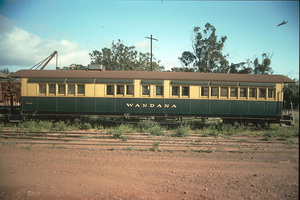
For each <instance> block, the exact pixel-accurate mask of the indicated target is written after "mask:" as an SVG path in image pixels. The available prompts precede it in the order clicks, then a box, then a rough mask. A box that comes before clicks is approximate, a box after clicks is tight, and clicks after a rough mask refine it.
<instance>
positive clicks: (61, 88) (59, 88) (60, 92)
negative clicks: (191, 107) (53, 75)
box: [57, 84, 66, 96]
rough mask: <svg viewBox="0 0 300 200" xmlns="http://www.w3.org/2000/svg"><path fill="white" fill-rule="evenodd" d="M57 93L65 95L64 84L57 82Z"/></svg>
mask: <svg viewBox="0 0 300 200" xmlns="http://www.w3.org/2000/svg"><path fill="white" fill-rule="evenodd" d="M62 91H63V92H62ZM57 95H60V96H64V95H66V84H57Z"/></svg>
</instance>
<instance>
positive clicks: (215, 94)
mask: <svg viewBox="0 0 300 200" xmlns="http://www.w3.org/2000/svg"><path fill="white" fill-rule="evenodd" d="M215 90H216V91H215ZM219 92H220V88H219V86H212V87H210V97H211V98H219V96H220V94H219Z"/></svg>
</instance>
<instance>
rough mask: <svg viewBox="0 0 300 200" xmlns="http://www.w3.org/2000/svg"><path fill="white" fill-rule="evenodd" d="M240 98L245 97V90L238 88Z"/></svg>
mask: <svg viewBox="0 0 300 200" xmlns="http://www.w3.org/2000/svg"><path fill="white" fill-rule="evenodd" d="M240 97H247V88H240Z"/></svg>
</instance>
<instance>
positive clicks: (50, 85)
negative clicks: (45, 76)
mask: <svg viewBox="0 0 300 200" xmlns="http://www.w3.org/2000/svg"><path fill="white" fill-rule="evenodd" d="M55 90H56V85H55V84H49V94H55V92H56V91H55Z"/></svg>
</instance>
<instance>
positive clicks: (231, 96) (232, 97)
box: [229, 87, 238, 99]
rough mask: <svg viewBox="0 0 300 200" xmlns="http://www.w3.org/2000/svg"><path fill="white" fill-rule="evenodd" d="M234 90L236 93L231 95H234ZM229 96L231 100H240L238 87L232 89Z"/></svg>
mask: <svg viewBox="0 0 300 200" xmlns="http://www.w3.org/2000/svg"><path fill="white" fill-rule="evenodd" d="M233 90H234V91H235V94H234V95H231V94H232V93H233ZM229 95H230V98H231V99H237V98H238V87H230V92H229Z"/></svg>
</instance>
